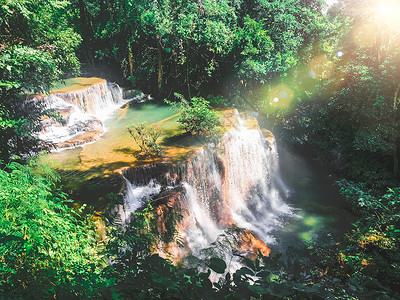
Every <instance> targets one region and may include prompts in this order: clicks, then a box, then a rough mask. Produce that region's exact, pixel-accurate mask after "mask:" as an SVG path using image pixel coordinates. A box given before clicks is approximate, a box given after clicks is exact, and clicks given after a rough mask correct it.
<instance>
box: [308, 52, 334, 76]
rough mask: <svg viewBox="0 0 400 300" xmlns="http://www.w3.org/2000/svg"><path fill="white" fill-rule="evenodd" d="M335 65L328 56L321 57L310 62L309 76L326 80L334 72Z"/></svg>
mask: <svg viewBox="0 0 400 300" xmlns="http://www.w3.org/2000/svg"><path fill="white" fill-rule="evenodd" d="M333 68H334V63H333V62H332V60H331V59H330V58H329V57H328V56H326V55H319V56H317V57H315V58H313V59H312V60H311V61H310V64H309V69H310V71H309V72H308V76H309V77H310V78H319V79H326V78H328V77H329V76H330V75H331V74H332V71H333Z"/></svg>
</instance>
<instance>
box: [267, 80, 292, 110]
mask: <svg viewBox="0 0 400 300" xmlns="http://www.w3.org/2000/svg"><path fill="white" fill-rule="evenodd" d="M293 98H294V94H293V92H292V90H291V89H290V88H288V87H287V86H286V85H284V84H278V85H276V86H274V87H272V88H271V89H270V90H268V91H267V97H266V99H265V103H268V104H269V106H270V107H272V108H276V109H286V108H289V107H290V105H291V104H292V101H293Z"/></svg>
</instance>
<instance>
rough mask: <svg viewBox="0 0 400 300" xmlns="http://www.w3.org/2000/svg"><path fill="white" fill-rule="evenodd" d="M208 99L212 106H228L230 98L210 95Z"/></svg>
mask: <svg viewBox="0 0 400 300" xmlns="http://www.w3.org/2000/svg"><path fill="white" fill-rule="evenodd" d="M206 100H207V101H208V102H209V103H210V105H211V106H212V107H228V106H229V100H228V99H226V98H225V97H224V96H221V95H217V96H214V95H208V96H207V98H206Z"/></svg>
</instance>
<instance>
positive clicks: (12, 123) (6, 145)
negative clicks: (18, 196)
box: [0, 0, 80, 161]
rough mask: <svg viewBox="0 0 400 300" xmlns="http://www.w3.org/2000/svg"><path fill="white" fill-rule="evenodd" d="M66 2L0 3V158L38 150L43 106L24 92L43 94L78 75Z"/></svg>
mask: <svg viewBox="0 0 400 300" xmlns="http://www.w3.org/2000/svg"><path fill="white" fill-rule="evenodd" d="M67 5H68V1H64V0H51V1H43V0H39V1H36V0H35V1H33V0H24V1H3V2H2V3H1V6H0V98H1V102H2V103H1V108H0V119H1V121H0V123H1V125H0V126H1V129H2V130H1V131H0V159H2V160H3V161H8V160H9V159H10V157H11V156H12V155H24V154H27V153H32V152H36V151H37V150H38V148H39V147H38V146H39V145H38V140H37V136H36V134H37V133H38V132H39V131H40V129H41V128H40V123H39V120H40V116H41V113H42V108H41V107H40V105H39V104H38V103H32V102H29V101H26V98H27V96H26V95H25V94H31V93H47V92H49V90H50V88H51V85H52V84H53V83H54V82H55V81H56V80H57V79H58V78H60V77H62V76H64V75H65V73H71V74H77V73H79V67H80V65H79V61H78V59H77V57H76V55H75V49H76V48H77V46H78V45H79V43H80V37H79V35H78V34H76V33H75V32H73V30H72V29H71V28H70V27H68V26H67V25H68V24H67V19H66V18H65V14H64V13H63V11H64V9H65V8H66V7H67Z"/></svg>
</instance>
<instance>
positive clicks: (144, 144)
mask: <svg viewBox="0 0 400 300" xmlns="http://www.w3.org/2000/svg"><path fill="white" fill-rule="evenodd" d="M126 130H127V131H128V132H129V134H130V135H131V136H132V137H133V139H134V140H135V142H136V144H137V145H138V146H139V148H140V150H141V152H142V154H143V155H149V154H152V153H155V154H159V153H160V152H161V147H160V145H158V144H157V139H158V138H159V137H160V135H161V130H160V128H159V127H158V126H156V125H148V124H147V122H146V121H144V122H142V123H136V124H131V125H130V126H128V127H127V128H126Z"/></svg>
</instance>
